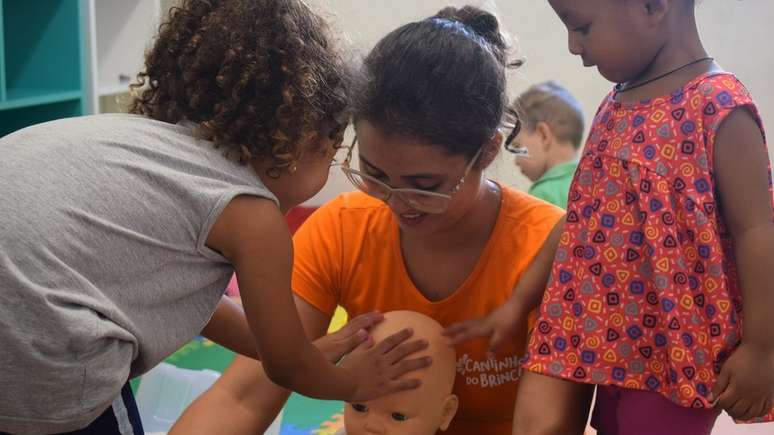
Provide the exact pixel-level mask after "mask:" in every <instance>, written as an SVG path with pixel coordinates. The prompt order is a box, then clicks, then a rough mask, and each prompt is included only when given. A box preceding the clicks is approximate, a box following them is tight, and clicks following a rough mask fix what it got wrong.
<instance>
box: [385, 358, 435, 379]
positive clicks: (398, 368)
mask: <svg viewBox="0 0 774 435" xmlns="http://www.w3.org/2000/svg"><path fill="white" fill-rule="evenodd" d="M432 363H433V359H432V358H431V357H429V356H426V357H423V358H416V359H405V360H403V361H401V362H399V363H397V364H393V365H392V366H391V367H390V372H389V374H390V378H391V379H398V378H400V377H401V376H403V375H405V374H406V373H408V372H413V371H414V370H419V369H423V368H425V367H429V366H430V365H431V364H432Z"/></svg>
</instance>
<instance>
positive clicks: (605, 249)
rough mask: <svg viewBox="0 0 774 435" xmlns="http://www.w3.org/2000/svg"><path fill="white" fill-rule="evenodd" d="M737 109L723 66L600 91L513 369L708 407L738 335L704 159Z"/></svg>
mask: <svg viewBox="0 0 774 435" xmlns="http://www.w3.org/2000/svg"><path fill="white" fill-rule="evenodd" d="M740 107H746V108H749V110H750V111H751V112H752V113H754V114H755V117H756V118H757V119H758V120H759V118H758V114H757V110H756V109H755V105H754V103H753V101H752V99H751V97H750V95H749V93H748V92H747V90H746V89H745V87H744V86H743V85H742V84H741V83H740V82H739V81H738V80H737V79H736V78H735V77H734V76H733V75H730V74H726V73H722V74H707V75H704V76H700V77H697V78H696V79H694V80H692V81H691V82H690V83H688V84H687V85H686V86H685V87H684V88H683V89H681V90H679V91H677V92H675V93H673V94H672V95H670V96H667V97H662V98H658V99H653V100H649V101H644V102H641V103H638V104H621V103H619V102H616V101H615V95H614V94H611V95H610V96H609V97H608V98H607V99H606V101H605V102H604V103H603V104H602V107H600V109H599V111H598V112H597V115H596V117H595V119H594V124H593V126H592V131H591V134H590V137H589V140H588V142H587V144H586V147H585V149H584V152H583V156H582V159H581V162H580V164H579V167H578V170H577V172H576V175H575V178H574V180H573V185H572V187H571V188H570V198H569V203H568V208H567V224H566V229H565V232H564V233H563V234H562V236H561V241H560V244H559V248H558V250H557V253H556V258H555V262H554V266H553V271H552V274H551V278H550V280H549V284H548V288H547V290H546V293H545V296H544V298H543V302H542V304H541V308H540V316H539V319H538V322H537V325H536V328H535V332H534V333H533V335H532V337H531V339H530V344H529V354H528V355H527V357H526V359H525V368H527V369H528V370H530V371H534V372H538V373H542V374H546V375H550V376H556V377H561V378H566V379H570V380H574V381H577V382H584V383H593V384H605V385H608V384H611V385H617V386H621V387H626V388H634V389H642V390H650V391H656V392H659V393H661V394H664V395H665V396H667V397H668V398H670V399H671V400H673V401H674V402H676V403H679V404H681V405H683V406H687V407H697V408H701V407H709V406H710V405H709V403H708V402H707V400H706V397H707V394H708V393H709V391H710V389H711V388H712V386H713V385H714V383H715V379H716V376H717V374H718V373H719V370H720V366H721V364H722V363H723V361H724V360H725V359H726V358H727V357H728V356H729V355H730V353H731V352H733V350H734V349H735V348H736V347H737V346H738V344H739V341H740V321H741V319H740V315H741V313H742V304H741V298H740V290H739V287H738V281H737V276H736V267H735V264H734V261H733V256H732V250H731V240H730V238H729V235H728V233H727V231H726V229H725V227H724V224H723V219H722V216H721V213H720V211H719V210H718V205H717V203H718V201H717V198H716V196H715V195H716V194H715V185H714V178H713V169H712V168H713V161H712V157H713V143H714V140H715V134H716V132H717V129H718V127H719V125H720V123H721V122H722V121H723V119H725V117H726V116H728V115H729V114H730V113H731V112H732V111H733V110H735V109H737V108H740ZM759 122H760V120H759ZM761 129H762V125H761Z"/></svg>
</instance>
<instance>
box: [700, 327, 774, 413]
mask: <svg viewBox="0 0 774 435" xmlns="http://www.w3.org/2000/svg"><path fill="white" fill-rule="evenodd" d="M707 399H708V400H709V401H710V402H713V401H714V402H715V407H716V408H720V409H724V410H725V411H726V412H727V413H728V414H729V415H730V416H731V417H733V418H735V419H737V420H752V419H755V418H758V417H763V416H765V415H767V414H768V413H769V412H770V411H771V409H772V406H774V347H772V346H767V345H760V344H758V343H755V342H745V341H744V340H742V344H741V345H740V346H739V347H738V348H737V349H736V350H735V351H734V353H733V354H731V356H730V357H729V358H728V360H726V362H725V363H724V364H723V368H722V369H721V371H720V375H719V376H718V380H717V382H716V383H715V386H714V387H713V388H712V392H711V393H710V395H709V397H708V398H707Z"/></svg>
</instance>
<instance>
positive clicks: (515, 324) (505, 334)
mask: <svg viewBox="0 0 774 435" xmlns="http://www.w3.org/2000/svg"><path fill="white" fill-rule="evenodd" d="M525 321H526V316H525V315H524V314H523V313H521V310H519V309H518V307H516V306H515V305H514V304H513V303H511V302H507V303H506V304H505V305H502V306H500V307H499V308H497V309H496V310H494V311H492V312H491V313H490V314H489V315H488V316H486V317H481V318H478V319H474V320H468V321H466V322H460V323H455V324H454V325H451V326H449V327H448V328H446V330H445V331H444V333H443V334H444V335H445V336H447V337H449V339H450V340H451V344H452V345H456V344H459V343H462V342H464V341H468V340H472V339H474V338H488V337H491V338H490V340H489V353H492V354H494V353H497V350H498V349H499V348H500V347H501V346H502V345H503V343H505V342H506V341H507V340H510V339H511V338H513V337H514V336H515V335H516V334H517V333H518V332H519V331H520V330H521V329H522V328H521V326H522V325H523V324H524V323H523V322H525Z"/></svg>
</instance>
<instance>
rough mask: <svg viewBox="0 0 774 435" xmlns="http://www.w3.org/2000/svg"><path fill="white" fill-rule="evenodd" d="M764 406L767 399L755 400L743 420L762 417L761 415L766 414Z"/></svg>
mask: <svg viewBox="0 0 774 435" xmlns="http://www.w3.org/2000/svg"><path fill="white" fill-rule="evenodd" d="M764 406H766V401H765V400H753V401H752V402H751V405H750V409H748V410H747V413H746V414H745V415H744V416H743V417H742V420H744V421H748V420H752V419H754V418H757V417H760V416H761V415H765V413H764V412H763V407H764Z"/></svg>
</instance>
